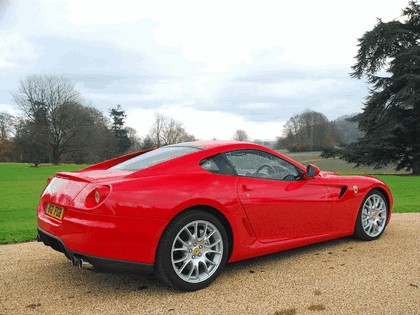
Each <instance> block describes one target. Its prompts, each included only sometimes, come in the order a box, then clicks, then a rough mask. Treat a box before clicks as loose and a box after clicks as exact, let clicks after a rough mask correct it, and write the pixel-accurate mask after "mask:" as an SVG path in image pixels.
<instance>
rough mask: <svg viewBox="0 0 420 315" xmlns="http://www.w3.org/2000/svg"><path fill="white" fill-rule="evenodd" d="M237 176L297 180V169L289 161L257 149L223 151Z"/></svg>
mask: <svg viewBox="0 0 420 315" xmlns="http://www.w3.org/2000/svg"><path fill="white" fill-rule="evenodd" d="M225 156H226V158H227V159H228V160H229V162H230V163H231V164H232V166H233V168H234V169H235V171H236V173H237V174H238V175H239V176H247V177H256V178H267V179H276V180H297V179H298V178H299V175H300V173H299V170H298V169H297V168H296V167H295V166H294V165H293V164H290V163H289V162H286V161H285V160H283V159H281V158H279V157H277V156H275V155H272V154H269V153H267V152H264V151H259V150H237V151H231V152H227V153H225Z"/></svg>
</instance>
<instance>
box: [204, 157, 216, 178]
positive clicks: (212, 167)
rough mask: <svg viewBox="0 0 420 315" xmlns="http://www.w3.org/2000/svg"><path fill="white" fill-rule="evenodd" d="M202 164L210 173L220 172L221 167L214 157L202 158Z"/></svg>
mask: <svg viewBox="0 0 420 315" xmlns="http://www.w3.org/2000/svg"><path fill="white" fill-rule="evenodd" d="M200 166H201V167H202V168H204V169H205V170H206V171H209V172H210V173H214V174H220V169H219V167H218V166H217V164H216V163H215V162H214V160H213V159H212V158H208V159H204V160H201V161H200Z"/></svg>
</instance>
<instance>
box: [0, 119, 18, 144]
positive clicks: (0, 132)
mask: <svg viewBox="0 0 420 315" xmlns="http://www.w3.org/2000/svg"><path fill="white" fill-rule="evenodd" d="M14 119H15V118H14V117H13V116H12V115H10V114H8V113H6V112H0V145H2V144H3V143H5V142H6V141H7V140H9V138H10V135H11V133H12V132H13V129H14V128H13V122H14Z"/></svg>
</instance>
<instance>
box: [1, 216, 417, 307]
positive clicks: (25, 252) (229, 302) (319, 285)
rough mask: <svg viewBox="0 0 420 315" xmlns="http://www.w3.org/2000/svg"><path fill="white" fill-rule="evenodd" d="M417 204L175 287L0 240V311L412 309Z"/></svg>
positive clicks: (40, 247)
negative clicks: (360, 235)
mask: <svg viewBox="0 0 420 315" xmlns="http://www.w3.org/2000/svg"><path fill="white" fill-rule="evenodd" d="M419 231H420V213H410V214H409V213H406V214H394V215H393V217H392V220H391V224H390V225H389V226H388V228H387V230H386V232H385V234H384V235H383V236H382V237H381V238H380V239H379V240H377V241H373V242H360V241H356V240H354V239H352V238H344V239H340V240H335V241H330V242H326V243H322V244H318V245H313V246H309V247H304V248H300V249H296V250H291V251H286V252H282V253H278V254H274V255H270V256H266V257H261V258H256V259H250V260H247V261H243V262H239V263H234V264H230V265H228V266H226V268H225V270H224V272H223V273H222V274H221V276H220V277H219V278H218V279H217V280H216V282H215V283H214V284H213V285H212V286H210V287H209V288H207V289H204V290H201V291H198V292H189V293H186V292H180V291H176V290H174V289H172V288H169V287H167V286H165V285H163V284H161V283H160V282H158V281H157V280H156V279H154V278H153V277H150V276H144V275H137V274H115V273H99V272H96V271H94V270H78V269H75V268H73V267H72V266H71V263H70V261H69V260H67V259H66V258H65V257H64V255H62V254H60V253H57V252H55V251H53V250H52V249H50V248H48V247H46V246H44V245H43V244H40V243H36V242H30V243H23V244H13V245H1V246H0V265H1V267H0V314H2V315H8V314H101V315H103V314H107V315H111V314H203V313H213V314H371V315H375V314H408V315H409V314H413V315H418V314H419V313H420V308H419V306H420V289H419V286H420V272H419V267H420V266H419V261H420V233H419Z"/></svg>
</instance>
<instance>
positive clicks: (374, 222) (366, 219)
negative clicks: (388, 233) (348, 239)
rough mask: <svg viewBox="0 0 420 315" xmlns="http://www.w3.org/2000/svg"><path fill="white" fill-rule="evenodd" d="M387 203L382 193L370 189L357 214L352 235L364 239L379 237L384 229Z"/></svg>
mask: <svg viewBox="0 0 420 315" xmlns="http://www.w3.org/2000/svg"><path fill="white" fill-rule="evenodd" d="M388 208H389V205H388V202H387V199H386V198H385V196H384V194H383V193H382V192H380V191H379V190H376V189H375V190H372V191H371V192H369V193H368V194H367V196H366V197H365V199H364V200H363V203H362V206H361V207H360V210H359V214H358V216H357V221H356V227H355V230H354V236H355V237H357V238H359V239H361V240H365V241H372V240H375V239H377V238H379V237H380V236H381V235H382V233H383V232H384V230H385V226H386V222H387V220H388V212H389V209H388Z"/></svg>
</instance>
